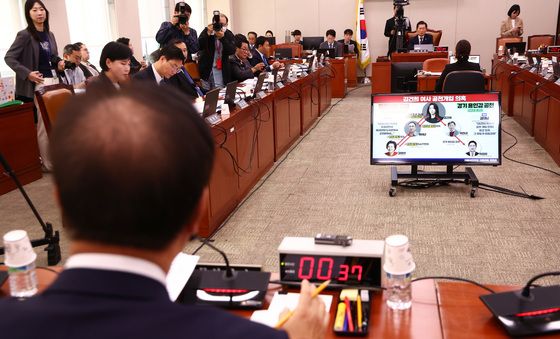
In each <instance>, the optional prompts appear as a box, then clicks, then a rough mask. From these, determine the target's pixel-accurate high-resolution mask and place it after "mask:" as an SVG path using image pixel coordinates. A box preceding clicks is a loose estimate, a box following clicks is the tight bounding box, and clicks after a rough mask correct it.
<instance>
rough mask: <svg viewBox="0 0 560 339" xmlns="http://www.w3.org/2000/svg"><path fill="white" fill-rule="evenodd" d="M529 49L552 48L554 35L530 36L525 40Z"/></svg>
mask: <svg viewBox="0 0 560 339" xmlns="http://www.w3.org/2000/svg"><path fill="white" fill-rule="evenodd" d="M527 41H528V45H529V49H537V48H539V46H541V45H544V46H552V45H554V35H552V34H540V35H530V36H529V37H528V38H527Z"/></svg>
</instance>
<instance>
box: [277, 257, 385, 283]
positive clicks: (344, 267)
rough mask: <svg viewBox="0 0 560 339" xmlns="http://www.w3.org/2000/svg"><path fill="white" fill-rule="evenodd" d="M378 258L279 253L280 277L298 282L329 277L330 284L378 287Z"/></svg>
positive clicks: (318, 280)
mask: <svg viewBox="0 0 560 339" xmlns="http://www.w3.org/2000/svg"><path fill="white" fill-rule="evenodd" d="M380 267H381V258H376V257H355V256H330V255H329V256H326V255H302V254H286V253H280V279H281V280H282V281H293V282H299V281H302V280H304V279H307V280H309V281H311V282H322V281H325V280H332V283H333V284H344V285H355V286H372V287H375V286H379V285H380V284H381V270H380Z"/></svg>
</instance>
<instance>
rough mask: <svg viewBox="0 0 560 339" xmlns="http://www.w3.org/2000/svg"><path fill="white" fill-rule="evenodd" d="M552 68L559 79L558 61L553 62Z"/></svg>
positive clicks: (559, 65)
mask: <svg viewBox="0 0 560 339" xmlns="http://www.w3.org/2000/svg"><path fill="white" fill-rule="evenodd" d="M552 70H553V73H554V76H555V77H556V78H557V79H558V78H560V64H559V63H557V62H554V63H553V64H552Z"/></svg>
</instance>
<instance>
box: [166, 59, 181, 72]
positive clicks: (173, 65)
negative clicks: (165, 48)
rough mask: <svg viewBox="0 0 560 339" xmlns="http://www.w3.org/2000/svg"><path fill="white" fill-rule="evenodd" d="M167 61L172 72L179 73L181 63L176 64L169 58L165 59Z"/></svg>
mask: <svg viewBox="0 0 560 339" xmlns="http://www.w3.org/2000/svg"><path fill="white" fill-rule="evenodd" d="M167 63H168V64H169V65H170V66H171V69H172V70H173V72H174V73H179V71H180V70H181V66H183V65H176V64H174V63H172V62H171V61H169V60H168V61H167Z"/></svg>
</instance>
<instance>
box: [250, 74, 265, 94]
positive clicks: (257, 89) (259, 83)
mask: <svg viewBox="0 0 560 339" xmlns="http://www.w3.org/2000/svg"><path fill="white" fill-rule="evenodd" d="M267 75H268V74H267V73H266V72H262V73H261V74H259V77H258V78H257V84H256V85H255V88H254V89H253V97H256V96H257V93H259V92H260V91H262V87H263V84H264V79H266V77H267Z"/></svg>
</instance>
